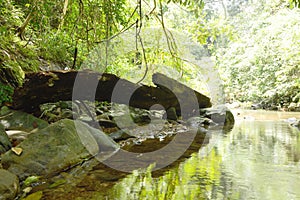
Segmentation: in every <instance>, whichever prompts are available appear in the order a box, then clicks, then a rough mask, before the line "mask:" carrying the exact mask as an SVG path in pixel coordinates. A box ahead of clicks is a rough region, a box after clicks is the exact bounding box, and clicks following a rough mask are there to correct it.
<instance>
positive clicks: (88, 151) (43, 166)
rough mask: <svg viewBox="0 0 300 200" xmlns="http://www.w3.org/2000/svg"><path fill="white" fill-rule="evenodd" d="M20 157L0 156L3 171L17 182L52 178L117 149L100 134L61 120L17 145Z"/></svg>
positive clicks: (84, 125)
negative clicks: (0, 157)
mask: <svg viewBox="0 0 300 200" xmlns="http://www.w3.org/2000/svg"><path fill="white" fill-rule="evenodd" d="M17 147H18V148H21V149H22V150H23V151H22V154H21V155H19V156H18V155H16V154H15V153H14V152H12V151H8V152H6V153H5V154H3V155H2V165H3V168H5V169H7V170H9V171H10V172H12V173H14V174H16V175H17V176H18V177H19V178H20V180H24V179H25V178H26V177H28V176H32V175H37V176H46V177H49V176H53V175H55V174H56V173H59V172H61V171H63V170H66V169H69V168H71V167H73V166H76V165H77V164H80V163H82V162H83V161H85V160H87V159H89V158H92V157H94V156H96V155H97V158H98V159H101V158H102V157H103V158H104V157H105V156H109V155H111V154H113V153H114V152H115V151H116V150H118V149H119V146H118V145H117V144H116V143H115V142H114V141H113V140H112V139H111V138H110V137H108V136H107V135H106V134H104V133H103V132H102V131H100V130H98V129H95V128H92V127H90V126H89V125H87V124H86V123H83V122H81V121H78V120H75V121H73V120H69V119H63V120H60V121H58V122H56V123H53V124H51V125H49V126H48V127H46V128H44V129H41V130H38V131H37V132H34V133H32V134H30V135H29V136H28V138H27V139H26V140H24V141H23V142H22V143H20V144H19V145H18V146H17Z"/></svg>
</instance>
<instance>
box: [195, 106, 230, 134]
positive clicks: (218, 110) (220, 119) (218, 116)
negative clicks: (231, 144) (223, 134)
mask: <svg viewBox="0 0 300 200" xmlns="http://www.w3.org/2000/svg"><path fill="white" fill-rule="evenodd" d="M200 113H201V116H203V117H207V118H209V119H211V120H212V121H213V122H214V123H217V124H218V125H220V126H223V127H224V129H226V130H228V129H232V128H233V126H234V116H233V114H232V112H231V111H230V110H229V109H228V108H227V107H226V106H224V105H217V106H214V107H212V108H205V109H202V110H201V111H200Z"/></svg>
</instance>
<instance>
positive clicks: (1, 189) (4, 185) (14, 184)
mask: <svg viewBox="0 0 300 200" xmlns="http://www.w3.org/2000/svg"><path fill="white" fill-rule="evenodd" d="M19 190H20V185H19V179H18V177H17V176H16V175H14V174H12V173H11V172H9V171H7V170H4V169H0V200H11V199H14V198H15V197H16V196H17V194H18V192H19Z"/></svg>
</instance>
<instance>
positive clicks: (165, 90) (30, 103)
mask: <svg viewBox="0 0 300 200" xmlns="http://www.w3.org/2000/svg"><path fill="white" fill-rule="evenodd" d="M152 79H153V83H154V84H155V85H156V87H155V86H147V85H141V84H135V83H132V82H130V81H128V80H125V79H121V78H119V77H117V76H116V75H113V74H108V73H99V72H95V71H91V70H84V71H48V72H32V73H27V74H26V77H25V81H24V84H23V85H22V87H19V88H16V89H15V92H14V95H13V104H12V107H13V109H16V110H23V111H25V112H28V113H34V112H37V111H38V110H39V105H40V104H43V103H50V102H58V101H69V100H93V101H94V100H96V101H100V102H101V101H108V102H114V103H119V104H128V103H129V106H132V107H135V108H143V109H148V110H149V109H150V108H151V107H152V106H153V105H156V104H160V105H161V106H163V108H164V109H168V108H171V107H174V108H175V109H176V113H177V114H178V115H180V116H183V118H186V117H190V116H193V115H197V112H196V111H197V109H201V108H207V107H211V102H210V99H209V98H208V97H206V96H204V95H202V94H201V93H199V92H197V91H195V90H192V89H191V88H189V87H187V86H185V85H183V84H181V83H179V82H178V81H176V80H174V79H171V78H169V77H167V76H165V75H163V74H159V73H156V74H154V75H153V77H152ZM78 80H80V83H79V84H77V85H78V88H77V90H78V91H79V92H78V91H77V90H76V91H77V92H75V93H76V95H74V92H73V88H74V83H75V85H76V82H75V81H78ZM95 83H98V84H97V85H96V86H95ZM92 88H95V90H93V89H92ZM192 97H194V98H192ZM195 102H196V103H195ZM157 108H158V107H157ZM183 111H184V112H183Z"/></svg>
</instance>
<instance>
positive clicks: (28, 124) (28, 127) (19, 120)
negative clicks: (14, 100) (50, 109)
mask: <svg viewBox="0 0 300 200" xmlns="http://www.w3.org/2000/svg"><path fill="white" fill-rule="evenodd" d="M0 124H2V125H3V126H4V128H5V129H7V130H21V131H27V132H30V131H32V130H33V129H36V128H39V129H42V128H45V127H47V126H48V122H46V121H44V120H42V119H39V118H37V117H34V116H33V115H30V114H28V113H24V112H21V111H14V110H10V109H9V108H8V107H6V106H3V107H2V108H1V110H0Z"/></svg>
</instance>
